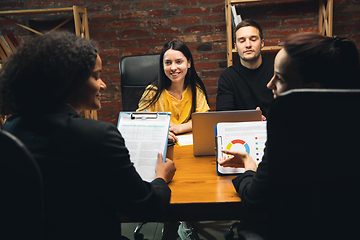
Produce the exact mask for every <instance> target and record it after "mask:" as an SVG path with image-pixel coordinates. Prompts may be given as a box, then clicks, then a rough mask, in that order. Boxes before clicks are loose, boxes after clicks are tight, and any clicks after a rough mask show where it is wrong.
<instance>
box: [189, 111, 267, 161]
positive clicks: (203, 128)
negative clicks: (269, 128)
mask: <svg viewBox="0 0 360 240" xmlns="http://www.w3.org/2000/svg"><path fill="white" fill-rule="evenodd" d="M261 114H262V112H261V110H235V111H213V112H203V113H193V114H192V115H191V118H192V134H193V153H194V156H213V155H215V125H216V124H217V123H219V122H250V121H261Z"/></svg>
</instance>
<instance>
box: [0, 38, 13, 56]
mask: <svg viewBox="0 0 360 240" xmlns="http://www.w3.org/2000/svg"><path fill="white" fill-rule="evenodd" d="M0 44H1V46H2V47H3V49H4V51H5V54H6V56H9V55H10V54H11V53H12V50H11V48H10V46H9V44H8V43H7V42H6V40H5V38H4V36H2V35H0Z"/></svg>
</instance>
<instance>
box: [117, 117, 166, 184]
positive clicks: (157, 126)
mask: <svg viewBox="0 0 360 240" xmlns="http://www.w3.org/2000/svg"><path fill="white" fill-rule="evenodd" d="M169 125H170V113H126V112H121V113H120V116H119V122H118V130H119V131H120V133H121V135H122V136H123V138H124V139H125V146H126V148H127V149H128V150H129V153H130V160H131V162H132V163H134V167H135V169H136V171H137V172H138V173H139V174H140V176H141V177H142V179H143V180H145V181H148V182H151V181H152V180H154V179H155V168H156V164H157V155H158V153H159V152H162V153H163V159H164V161H165V158H166V150H167V142H168V135H169Z"/></svg>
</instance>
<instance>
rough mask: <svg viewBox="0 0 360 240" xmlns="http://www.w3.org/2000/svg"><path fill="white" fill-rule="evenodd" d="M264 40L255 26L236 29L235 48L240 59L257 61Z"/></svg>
mask: <svg viewBox="0 0 360 240" xmlns="http://www.w3.org/2000/svg"><path fill="white" fill-rule="evenodd" d="M263 46H264V40H263V39H261V38H260V34H259V30H258V29H257V28H255V27H251V26H247V27H242V28H240V29H238V30H237V31H236V42H235V50H236V51H237V52H238V54H239V57H240V59H241V61H245V62H256V61H258V59H259V57H260V54H261V48H262V47H263Z"/></svg>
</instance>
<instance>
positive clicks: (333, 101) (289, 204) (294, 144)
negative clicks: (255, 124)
mask: <svg viewBox="0 0 360 240" xmlns="http://www.w3.org/2000/svg"><path fill="white" fill-rule="evenodd" d="M359 102H360V90H293V91H290V92H288V93H286V94H284V95H282V96H279V97H278V98H276V99H275V100H274V102H273V103H272V105H271V107H270V110H269V116H268V119H267V120H268V122H267V131H268V142H267V144H268V145H267V147H268V149H267V150H268V176H269V212H268V214H269V215H268V216H269V228H268V229H269V238H268V239H355V238H350V237H353V236H354V235H358V234H359V231H358V229H357V228H358V223H359V220H357V217H358V216H359V214H360V211H359V210H360V204H359V202H358V201H359V200H360V198H359V197H358V196H359V192H360V191H359V189H360V157H359V154H358V153H356V150H358V149H359V148H360V120H359V119H360V108H359V105H360V104H359ZM354 230H355V231H354ZM336 237H339V238H336ZM357 238H359V236H357Z"/></svg>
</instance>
